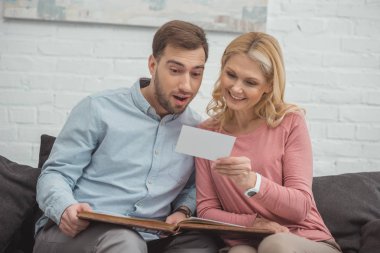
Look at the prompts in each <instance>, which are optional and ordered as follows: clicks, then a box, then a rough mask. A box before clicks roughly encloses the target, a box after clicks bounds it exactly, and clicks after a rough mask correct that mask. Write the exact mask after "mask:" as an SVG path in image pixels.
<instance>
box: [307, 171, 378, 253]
mask: <svg viewBox="0 0 380 253" xmlns="http://www.w3.org/2000/svg"><path fill="white" fill-rule="evenodd" d="M313 193H314V198H315V201H316V204H317V207H318V210H319V212H320V214H321V215H322V218H323V220H324V221H325V223H326V226H327V227H328V228H329V229H330V231H331V233H332V234H333V236H334V238H335V239H336V241H337V242H338V244H339V245H340V246H341V248H342V250H343V251H344V252H345V253H351V252H359V249H360V247H361V243H360V238H361V229H362V227H363V226H364V225H366V224H367V223H368V222H370V221H373V220H376V219H380V172H361V173H348V174H342V175H333V176H323V177H315V178H314V181H313ZM363 252H364V251H363ZM378 252H380V251H378Z"/></svg>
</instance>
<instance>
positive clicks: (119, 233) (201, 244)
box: [33, 223, 217, 253]
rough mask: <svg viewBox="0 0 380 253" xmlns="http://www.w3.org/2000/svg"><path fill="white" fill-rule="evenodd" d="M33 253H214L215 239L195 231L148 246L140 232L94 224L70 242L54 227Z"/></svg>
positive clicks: (40, 235)
mask: <svg viewBox="0 0 380 253" xmlns="http://www.w3.org/2000/svg"><path fill="white" fill-rule="evenodd" d="M33 252H34V253H67V252H75V253H81V252H83V253H90V252H91V253H106V252H107V253H121V252H123V253H148V252H149V253H156V252H157V253H161V252H162V253H174V252H176V253H191V252H194V253H195V252H199V253H215V252H217V246H216V242H215V240H214V239H213V238H212V237H209V236H207V235H204V234H201V233H198V232H195V231H192V232H188V233H183V234H179V235H176V236H171V237H167V238H163V239H158V240H153V241H148V242H146V241H145V240H144V239H143V238H142V237H141V236H140V235H139V234H138V233H137V232H135V231H134V230H131V229H128V228H126V227H122V226H118V225H112V224H104V223H92V224H91V225H90V226H89V227H88V228H87V229H86V230H84V231H82V232H81V233H80V234H78V235H77V236H76V237H74V238H71V237H69V236H66V235H65V234H63V233H62V232H61V231H60V230H59V228H58V227H57V226H56V225H54V226H52V227H50V228H48V229H46V230H45V229H42V230H41V231H40V232H39V233H38V234H37V237H36V242H35V245H34V249H33Z"/></svg>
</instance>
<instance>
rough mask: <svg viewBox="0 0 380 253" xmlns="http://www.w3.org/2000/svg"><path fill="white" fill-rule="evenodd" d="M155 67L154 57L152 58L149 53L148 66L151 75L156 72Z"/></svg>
mask: <svg viewBox="0 0 380 253" xmlns="http://www.w3.org/2000/svg"><path fill="white" fill-rule="evenodd" d="M156 67H157V61H156V58H154V56H153V55H150V56H149V60H148V68H149V72H150V75H152V76H153V74H154V73H155V72H156Z"/></svg>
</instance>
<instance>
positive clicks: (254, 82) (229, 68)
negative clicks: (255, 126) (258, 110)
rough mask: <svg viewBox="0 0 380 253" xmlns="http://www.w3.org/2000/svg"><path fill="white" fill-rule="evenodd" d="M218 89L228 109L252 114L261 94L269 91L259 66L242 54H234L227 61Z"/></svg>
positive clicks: (269, 88)
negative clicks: (219, 88)
mask: <svg viewBox="0 0 380 253" xmlns="http://www.w3.org/2000/svg"><path fill="white" fill-rule="evenodd" d="M220 87H221V90H222V93H223V97H224V99H225V101H226V104H227V106H228V108H229V109H231V110H234V111H241V112H243V111H244V112H250V111H252V113H253V112H254V107H255V105H256V104H257V103H258V102H259V101H260V99H261V97H262V96H263V94H264V93H267V92H269V91H270V90H271V87H270V85H269V84H268V83H267V80H266V78H265V76H264V75H263V73H262V70H261V69H260V65H259V64H258V63H257V62H256V61H253V60H252V59H250V58H249V57H248V56H247V55H244V54H235V55H233V56H231V57H230V58H229V59H228V60H227V62H226V64H225V66H224V68H223V70H222V74H221V78H220Z"/></svg>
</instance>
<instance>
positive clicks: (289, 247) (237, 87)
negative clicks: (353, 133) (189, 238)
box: [196, 32, 341, 253]
mask: <svg viewBox="0 0 380 253" xmlns="http://www.w3.org/2000/svg"><path fill="white" fill-rule="evenodd" d="M284 89H285V71H284V64H283V58H282V53H281V49H280V46H279V44H278V42H277V40H276V39H275V38H273V37H272V36H270V35H268V34H264V33H257V32H251V33H246V34H243V35H241V36H239V37H237V38H236V39H235V40H233V41H232V42H231V43H230V44H229V45H228V46H227V48H226V50H225V51H224V54H223V57H222V66H221V73H220V77H219V79H218V81H217V82H216V85H215V88H214V91H213V94H212V96H213V99H212V101H211V102H210V104H209V105H208V107H207V112H208V114H209V115H210V116H211V118H210V119H208V120H207V121H205V122H203V123H202V124H201V126H200V127H201V128H204V129H208V130H211V131H215V132H220V133H224V134H229V135H233V136H236V142H235V145H234V148H233V150H232V152H231V156H230V157H224V158H220V159H218V160H216V161H208V160H205V159H201V158H197V159H196V167H197V211H198V216H199V217H202V218H207V219H213V220H219V221H223V222H229V223H234V224H239V225H244V226H258V227H267V228H273V229H274V230H275V231H277V232H278V233H275V234H273V235H270V236H268V237H266V238H265V239H264V240H263V241H261V242H260V243H257V244H256V243H254V242H253V241H250V240H247V239H238V240H236V239H234V240H232V239H231V238H230V239H229V238H228V237H225V238H223V239H224V241H225V243H226V244H227V246H228V247H227V248H226V249H224V251H223V252H229V253H237V252H239V253H243V252H244V253H245V252H250V253H251V252H255V253H256V252H258V253H285V252H318V253H337V252H341V251H340V249H339V246H338V245H337V244H336V242H335V240H334V239H333V237H332V235H331V233H330V232H329V230H328V229H327V227H326V225H325V224H324V222H323V220H322V218H321V216H320V214H319V212H318V210H317V208H316V204H315V201H314V198H313V194H312V190H311V186H312V176H313V173H312V151H311V143H310V137H309V134H308V130H307V126H306V123H305V119H304V116H303V111H302V110H301V109H300V108H299V107H297V106H296V105H291V104H287V103H285V102H284Z"/></svg>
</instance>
